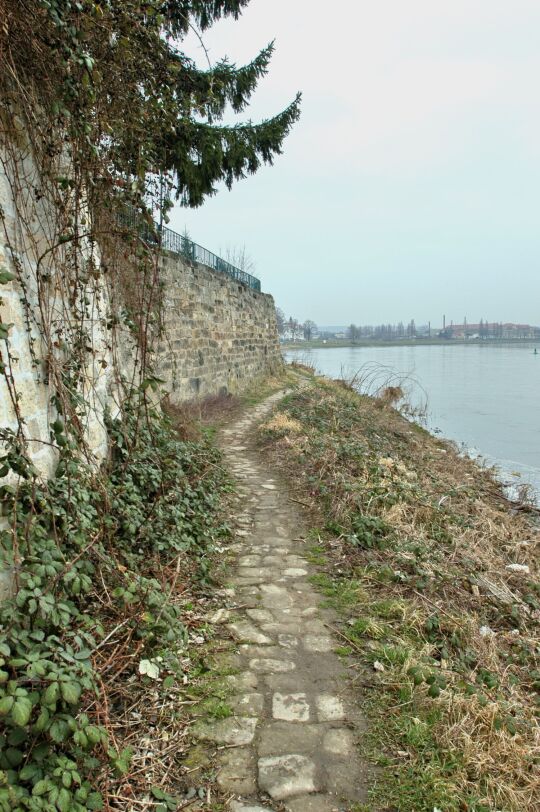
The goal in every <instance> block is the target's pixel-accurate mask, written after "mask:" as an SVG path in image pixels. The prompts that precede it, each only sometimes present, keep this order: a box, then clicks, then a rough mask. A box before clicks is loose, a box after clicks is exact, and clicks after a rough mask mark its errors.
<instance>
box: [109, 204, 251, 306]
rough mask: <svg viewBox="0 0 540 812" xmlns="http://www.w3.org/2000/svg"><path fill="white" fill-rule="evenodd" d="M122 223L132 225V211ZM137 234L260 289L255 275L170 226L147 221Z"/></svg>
mask: <svg viewBox="0 0 540 812" xmlns="http://www.w3.org/2000/svg"><path fill="white" fill-rule="evenodd" d="M121 221H122V224H124V223H125V225H129V226H130V227H132V226H133V225H135V216H134V214H133V213H126V214H123V215H122V217H121ZM139 234H140V235H141V237H142V239H143V240H144V241H145V242H148V243H153V244H156V243H158V244H160V245H161V248H162V250H163V251H169V252H170V253H171V254H177V255H178V256H181V257H184V258H185V259H190V260H191V261H192V262H200V263H201V265H206V267H207V268H212V270H213V271H217V272H218V273H224V274H226V275H227V276H229V277H230V278H231V279H234V280H235V281H236V282H241V283H242V285H247V286H248V287H249V288H252V290H256V291H259V292H260V290H261V282H260V279H257V277H255V276H252V275H251V274H249V273H246V272H245V271H241V270H240V268H236V267H235V266H234V265H231V263H230V262H227V260H225V259H222V258H221V257H218V256H217V254H213V253H212V251H209V250H208V249H207V248H203V246H202V245H198V244H197V243H196V242H193V240H190V239H189V237H187V236H185V235H183V234H178V233H177V232H176V231H173V230H172V229H170V228H166V227H165V226H160V225H159V224H158V223H155V224H154V228H152V227H151V226H150V225H148V224H147V223H141V224H139Z"/></svg>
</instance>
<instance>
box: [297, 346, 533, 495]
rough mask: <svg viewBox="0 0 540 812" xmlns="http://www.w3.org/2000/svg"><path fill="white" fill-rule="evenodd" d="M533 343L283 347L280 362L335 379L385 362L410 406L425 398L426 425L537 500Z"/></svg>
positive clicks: (421, 402)
mask: <svg viewBox="0 0 540 812" xmlns="http://www.w3.org/2000/svg"><path fill="white" fill-rule="evenodd" d="M534 348H535V345H534V344H532V343H531V344H526V345H525V344H520V345H492V344H487V345H478V344H471V345H464V344H456V345H433V346H422V345H418V346H403V347H400V346H396V347H335V348H330V349H316V350H313V349H312V350H306V349H304V350H303V349H301V348H300V349H298V350H292V351H289V352H287V359H288V360H289V361H292V360H295V359H297V360H305V361H306V362H307V363H310V364H312V365H313V366H314V367H315V368H316V369H317V371H319V372H321V373H322V374H324V375H328V376H330V377H334V378H336V377H343V376H344V375H345V376H346V377H352V376H354V375H355V374H356V373H358V371H359V370H360V378H362V376H364V377H365V374H364V373H365V371H366V370H367V369H373V366H374V365H377V366H380V365H384V366H385V367H387V368H389V370H392V371H393V373H394V374H395V376H396V377H397V380H398V381H399V380H401V379H403V378H405V379H406V388H407V389H408V392H409V397H410V399H411V402H412V403H413V405H422V404H423V403H425V402H426V399H427V410H428V424H429V426H430V428H431V429H432V430H439V431H440V432H441V434H442V435H443V436H445V437H447V438H449V439H451V440H455V441H456V442H458V443H460V444H463V446H464V447H465V448H466V449H467V450H468V451H469V453H472V454H474V455H477V456H481V457H484V458H485V459H486V460H487V461H488V462H489V463H492V464H495V465H497V467H498V468H499V469H500V474H501V477H502V478H503V479H504V480H505V481H508V482H510V483H511V484H512V485H513V486H516V484H517V485H519V484H520V483H529V484H531V485H532V486H533V488H534V489H535V490H536V493H537V498H538V499H540V409H539V404H540V353H539V354H538V355H534ZM366 365H367V366H366ZM362 370H364V373H363V372H362ZM386 374H387V370H385V371H384V373H383V375H382V377H384V375H386ZM382 377H381V378H379V381H381V382H382Z"/></svg>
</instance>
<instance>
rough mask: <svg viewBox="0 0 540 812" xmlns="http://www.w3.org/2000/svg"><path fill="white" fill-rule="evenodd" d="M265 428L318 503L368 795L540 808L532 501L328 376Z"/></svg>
mask: <svg viewBox="0 0 540 812" xmlns="http://www.w3.org/2000/svg"><path fill="white" fill-rule="evenodd" d="M261 440H262V442H263V443H264V444H265V445H266V446H267V448H268V449H269V451H270V453H271V454H273V455H274V456H276V457H278V458H279V461H280V467H281V469H282V470H284V469H285V468H288V470H289V474H290V477H291V481H292V483H293V485H294V486H295V487H296V489H297V491H298V498H299V499H301V500H302V501H304V502H306V501H308V500H309V501H311V502H312V504H313V506H314V517H315V518H314V521H315V522H316V524H317V527H318V528H319V529H314V530H313V538H312V546H311V556H312V558H313V560H314V561H315V562H316V563H319V564H320V565H321V574H320V575H319V576H318V577H317V581H318V584H319V586H320V588H321V589H322V591H323V593H324V594H325V595H326V596H327V600H328V601H329V602H330V603H331V604H332V605H334V606H335V607H337V608H338V609H339V610H340V612H341V614H342V617H343V624H342V626H341V629H340V632H341V634H342V639H343V647H342V648H341V650H340V651H341V653H342V654H343V655H344V656H351V657H353V662H352V667H353V673H354V675H355V676H354V681H355V684H356V685H357V687H358V697H359V701H360V702H362V703H363V705H364V707H365V710H366V712H367V713H368V715H369V717H370V719H371V733H370V736H369V737H368V742H369V743H368V744H367V748H368V750H369V754H370V755H371V757H372V758H373V759H374V761H375V762H376V763H377V764H378V765H379V767H380V773H379V776H380V778H379V781H378V782H377V786H375V787H374V788H373V793H372V800H371V802H370V805H369V806H368V809H370V810H382V809H385V810H386V809H398V810H399V812H413V810H414V812H422V810H426V812H428V811H429V812H433V810H434V809H440V810H444V812H452V811H453V810H469V812H472V810H475V812H484V810H504V811H506V810H516V812H517V810H520V812H524V811H525V810H530V811H531V812H532V810H533V809H538V808H539V807H540V781H539V773H538V759H539V757H540V736H539V730H540V728H539V726H538V719H537V716H538V707H539V706H538V692H539V691H540V670H539V669H540V665H539V652H540V648H539V638H538V617H539V615H540V613H539V606H540V583H539V580H538V575H537V559H536V560H535V553H536V547H537V544H538V540H539V534H538V530H537V528H536V527H535V526H534V525H533V523H532V522H531V518H532V517H531V514H527V513H525V512H522V511H518V512H516V511H512V510H511V509H510V505H509V504H508V502H507V501H506V500H505V499H504V497H503V496H502V494H501V491H500V488H499V486H498V485H497V483H496V482H495V480H494V479H493V478H492V476H491V475H490V474H489V473H487V472H485V471H482V470H481V469H480V468H478V467H477V466H476V465H475V464H474V463H473V462H471V461H469V460H465V459H462V458H461V457H459V456H458V454H457V453H456V452H455V451H454V450H453V448H452V447H451V446H450V445H448V444H445V443H443V442H441V441H440V440H438V439H436V438H434V437H432V436H431V435H429V434H428V433H427V432H425V431H423V430H422V429H421V428H419V427H417V426H415V425H413V424H411V423H409V422H407V421H406V420H405V419H404V418H402V417H401V416H400V415H399V414H398V413H397V412H396V411H394V410H393V409H392V408H391V407H389V406H387V405H385V404H384V403H383V402H382V401H380V400H373V399H370V398H366V397H360V396H358V395H357V394H356V393H354V392H351V391H348V390H347V389H345V388H342V387H340V386H339V385H337V384H335V383H330V382H328V381H323V380H320V379H318V380H317V381H316V382H315V383H314V385H313V387H312V388H310V389H308V390H305V391H300V392H296V393H294V394H293V395H291V396H289V397H288V398H287V399H286V400H285V401H283V402H282V403H281V404H280V406H279V407H278V410H277V412H276V413H275V414H274V416H273V417H272V418H271V420H270V421H268V423H267V424H266V425H265V426H263V428H262V429H261ZM321 528H322V529H321ZM515 563H517V564H521V565H525V566H526V567H529V572H525V571H521V572H519V571H515V570H509V569H507V567H508V565H509V564H515Z"/></svg>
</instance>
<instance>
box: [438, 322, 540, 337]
mask: <svg viewBox="0 0 540 812" xmlns="http://www.w3.org/2000/svg"><path fill="white" fill-rule="evenodd" d="M439 337H440V338H448V339H456V340H461V341H466V340H475V339H476V340H478V339H482V340H486V341H493V340H497V339H501V338H503V339H529V340H533V341H534V340H538V339H540V327H533V326H532V325H530V324H513V323H512V322H507V323H503V322H480V324H469V323H467V324H450V325H447V326H446V327H444V328H443V329H442V330H440V331H439Z"/></svg>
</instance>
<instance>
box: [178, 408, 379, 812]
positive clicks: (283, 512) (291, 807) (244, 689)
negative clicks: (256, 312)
mask: <svg viewBox="0 0 540 812" xmlns="http://www.w3.org/2000/svg"><path fill="white" fill-rule="evenodd" d="M281 396H282V393H278V394H276V395H274V396H272V397H271V398H269V399H268V400H267V401H265V403H263V404H261V405H260V406H258V407H257V408H255V409H254V410H252V412H251V413H249V414H247V415H246V416H244V417H243V418H242V419H241V420H239V421H238V422H237V423H236V424H234V425H233V426H231V427H229V428H228V429H226V430H225V431H224V432H223V433H222V436H223V446H224V452H225V458H226V460H227V464H228V466H229V468H230V469H232V470H233V471H234V472H235V475H236V477H237V480H238V483H239V487H238V493H239V494H240V497H241V500H242V507H241V512H240V515H239V517H238V518H239V524H240V525H241V530H240V532H238V533H237V536H238V539H237V543H235V544H234V545H233V547H234V554H235V555H236V563H235V565H234V570H233V574H232V576H231V581H232V588H231V589H228V590H225V591H224V595H226V596H227V598H228V601H229V603H236V604H237V607H236V608H233V609H232V611H231V612H221V613H220V614H217V613H216V615H215V616H214V617H215V620H214V622H215V623H217V624H222V625H220V626H219V628H220V629H223V630H226V631H227V632H228V633H229V634H230V636H231V637H232V638H233V640H235V653H234V655H233V656H232V658H229V662H230V664H232V665H233V666H234V668H235V669H236V672H237V673H235V674H233V675H231V676H229V677H227V678H226V680H227V683H228V684H229V685H230V687H231V689H232V692H233V693H232V696H231V697H230V699H229V700H228V702H229V705H230V707H231V709H232V711H233V714H234V715H233V716H232V717H230V718H228V719H221V720H218V721H216V722H211V723H210V722H209V723H200V722H199V723H197V724H196V725H195V726H194V732H195V735H196V736H198V737H199V738H202V739H206V740H209V741H213V742H215V743H216V744H217V745H219V746H220V747H221V748H222V749H220V750H218V754H217V761H216V764H217V774H218V778H217V781H218V783H219V785H220V786H221V787H222V789H223V790H225V791H226V792H228V793H230V794H231V799H230V802H229V805H228V809H230V810H231V812H278V810H279V811H280V812H283V810H286V811H287V812H348V810H349V808H350V807H351V805H352V804H353V802H358V801H364V800H365V765H363V764H362V762H361V761H360V758H359V756H358V751H357V743H358V740H359V738H360V736H361V732H362V729H363V727H364V725H363V720H361V719H360V718H358V714H357V711H356V710H355V708H354V705H353V704H352V703H351V702H350V700H349V697H348V692H347V682H346V676H347V675H346V670H345V668H344V666H343V664H342V663H341V661H340V659H339V658H338V656H337V655H336V654H335V649H336V648H337V646H338V645H339V641H338V640H337V639H335V637H334V635H333V632H332V629H331V625H332V621H333V619H334V618H333V615H332V614H331V613H330V612H329V611H328V610H326V609H324V608H322V607H321V606H320V603H321V596H320V595H319V594H318V593H317V592H316V590H315V589H314V588H313V586H312V585H311V583H310V580H309V579H310V576H311V575H312V574H314V573H315V572H316V570H315V569H314V567H313V565H311V564H310V563H309V562H308V561H307V560H306V558H305V555H304V553H305V551H304V548H303V543H302V540H301V539H302V533H303V531H304V527H303V524H302V518H301V516H300V515H299V513H298V509H297V506H296V505H295V504H294V503H293V502H292V501H291V500H290V499H289V495H288V489H287V487H286V486H284V485H282V484H281V483H280V481H279V479H278V478H277V477H276V476H272V475H269V473H268V470H267V465H266V464H265V463H264V462H263V461H262V460H261V459H260V457H259V456H258V452H257V451H256V449H255V448H254V447H252V446H251V443H250V439H249V437H250V430H251V429H252V428H253V426H254V425H255V424H256V423H257V422H260V421H261V420H262V419H263V418H264V417H265V415H267V414H268V413H269V411H270V410H271V408H272V407H273V405H274V404H275V403H276V402H277V400H278V399H279V398H280V397H281Z"/></svg>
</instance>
